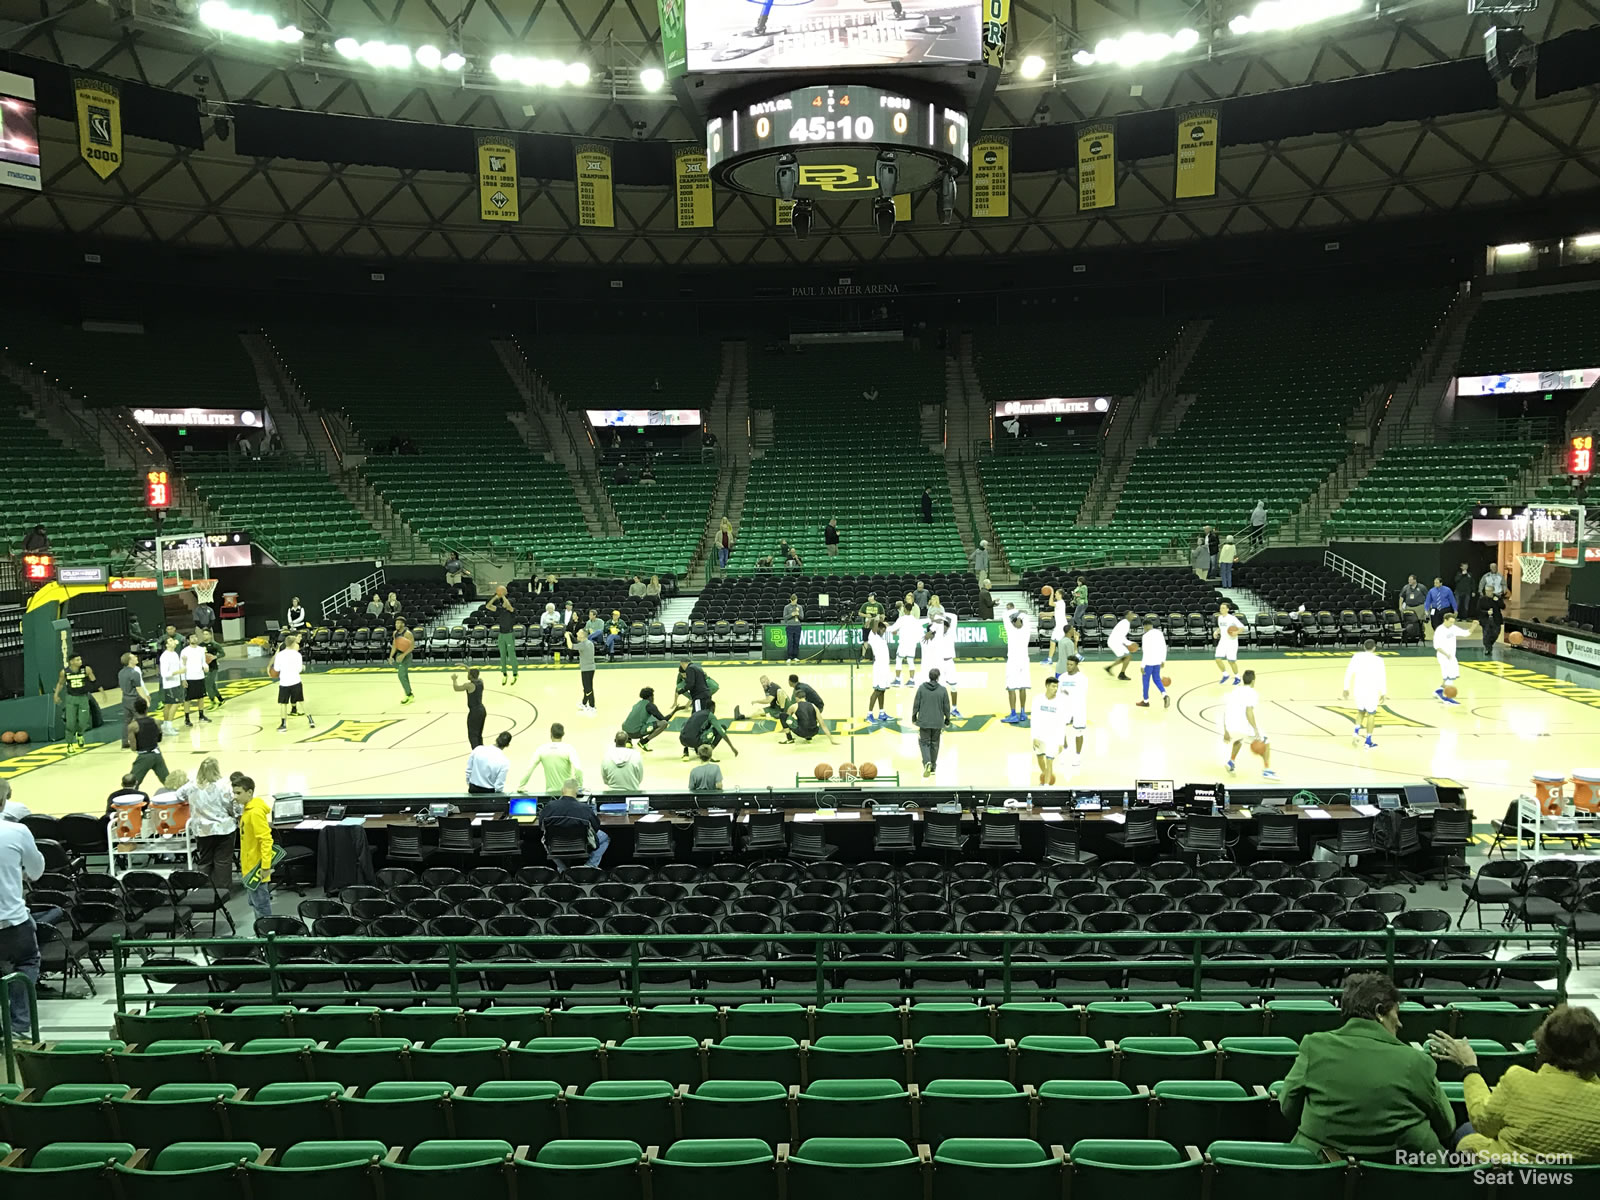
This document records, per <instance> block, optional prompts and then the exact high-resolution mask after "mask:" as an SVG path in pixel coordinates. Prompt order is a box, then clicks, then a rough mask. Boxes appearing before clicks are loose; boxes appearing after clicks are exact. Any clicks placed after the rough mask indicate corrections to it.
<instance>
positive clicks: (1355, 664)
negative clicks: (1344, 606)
mask: <svg viewBox="0 0 1600 1200" xmlns="http://www.w3.org/2000/svg"><path fill="white" fill-rule="evenodd" d="M1377 651H1378V643H1377V642H1376V641H1374V640H1373V639H1372V638H1368V639H1367V640H1366V641H1364V642H1362V643H1361V649H1360V650H1359V651H1357V652H1356V653H1355V654H1352V655H1351V656H1350V665H1349V666H1348V667H1346V668H1345V669H1344V698H1345V699H1346V700H1349V699H1351V698H1354V699H1355V702H1356V728H1355V734H1354V737H1355V739H1356V740H1357V741H1360V740H1361V735H1362V732H1363V730H1365V732H1366V737H1367V749H1369V750H1371V749H1372V748H1373V747H1375V746H1376V745H1377V743H1376V742H1374V741H1373V740H1372V730H1373V727H1374V726H1375V725H1376V723H1377V719H1378V709H1379V708H1381V707H1382V706H1383V702H1384V701H1385V700H1387V699H1388V698H1389V672H1388V669H1387V668H1386V667H1385V666H1384V665H1383V659H1381V658H1379V657H1378V654H1377Z"/></svg>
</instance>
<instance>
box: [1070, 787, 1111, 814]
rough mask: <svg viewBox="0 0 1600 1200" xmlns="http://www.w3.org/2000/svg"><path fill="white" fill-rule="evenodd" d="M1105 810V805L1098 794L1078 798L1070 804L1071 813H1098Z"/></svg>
mask: <svg viewBox="0 0 1600 1200" xmlns="http://www.w3.org/2000/svg"><path fill="white" fill-rule="evenodd" d="M1104 808H1105V803H1104V802H1103V801H1102V800H1101V799H1100V795H1099V793H1098V792H1094V793H1090V794H1089V795H1087V796H1079V797H1078V798H1077V799H1075V800H1074V801H1073V802H1072V811H1073V812H1100V811H1101V810H1102V809H1104Z"/></svg>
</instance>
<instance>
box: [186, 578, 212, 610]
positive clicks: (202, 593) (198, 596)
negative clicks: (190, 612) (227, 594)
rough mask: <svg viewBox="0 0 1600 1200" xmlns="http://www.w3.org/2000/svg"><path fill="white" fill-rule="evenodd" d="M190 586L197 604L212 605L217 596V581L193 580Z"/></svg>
mask: <svg viewBox="0 0 1600 1200" xmlns="http://www.w3.org/2000/svg"><path fill="white" fill-rule="evenodd" d="M189 586H190V587H191V588H193V589H194V598H195V601H196V602H197V603H200V604H210V603H211V601H212V600H213V599H214V598H215V597H216V594H217V581H216V580H215V579H191V580H190V581H189Z"/></svg>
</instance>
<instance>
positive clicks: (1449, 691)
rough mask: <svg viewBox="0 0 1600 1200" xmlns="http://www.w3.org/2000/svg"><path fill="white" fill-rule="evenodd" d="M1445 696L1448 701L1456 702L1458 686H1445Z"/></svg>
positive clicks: (1448, 684)
mask: <svg viewBox="0 0 1600 1200" xmlns="http://www.w3.org/2000/svg"><path fill="white" fill-rule="evenodd" d="M1444 695H1445V699H1446V700H1454V699H1455V698H1456V685H1455V684H1453V683H1447V684H1445V685H1444Z"/></svg>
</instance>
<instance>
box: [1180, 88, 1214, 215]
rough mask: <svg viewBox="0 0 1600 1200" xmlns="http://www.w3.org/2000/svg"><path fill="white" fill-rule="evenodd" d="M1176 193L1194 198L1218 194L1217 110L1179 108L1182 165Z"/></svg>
mask: <svg viewBox="0 0 1600 1200" xmlns="http://www.w3.org/2000/svg"><path fill="white" fill-rule="evenodd" d="M1173 194H1174V195H1175V196H1177V198H1178V199H1179V200H1192V199H1196V198H1199V197H1201V196H1215V195H1216V194H1217V110H1216V108H1215V107H1214V106H1211V105H1206V106H1202V107H1199V108H1184V109H1179V110H1178V168H1177V180H1176V182H1175V185H1174V192H1173Z"/></svg>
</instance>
